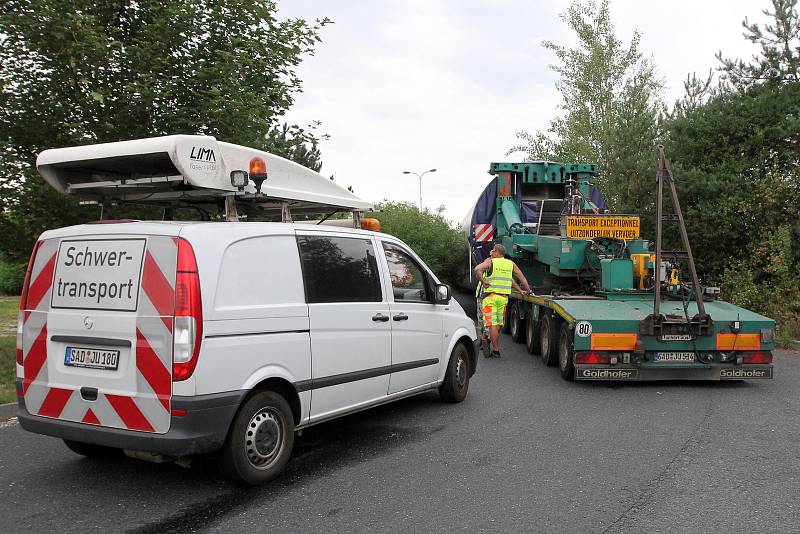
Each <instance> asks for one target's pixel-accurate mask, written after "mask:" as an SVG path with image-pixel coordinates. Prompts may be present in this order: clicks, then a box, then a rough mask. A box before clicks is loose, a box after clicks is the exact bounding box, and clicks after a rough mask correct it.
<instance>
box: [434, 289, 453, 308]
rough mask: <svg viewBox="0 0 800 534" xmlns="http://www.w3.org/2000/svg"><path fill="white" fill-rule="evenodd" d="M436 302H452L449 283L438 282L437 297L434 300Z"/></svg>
mask: <svg viewBox="0 0 800 534" xmlns="http://www.w3.org/2000/svg"><path fill="white" fill-rule="evenodd" d="M433 303H434V304H449V303H450V287H448V286H447V284H436V297H435V298H434V300H433Z"/></svg>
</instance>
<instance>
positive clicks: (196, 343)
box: [172, 238, 203, 382]
mask: <svg viewBox="0 0 800 534" xmlns="http://www.w3.org/2000/svg"><path fill="white" fill-rule="evenodd" d="M202 341H203V303H202V300H201V298H200V276H199V275H198V273H197V260H196V259H195V256H194V250H192V246H191V245H190V244H189V242H188V241H186V240H185V239H182V238H178V268H177V273H176V275H175V319H174V322H173V331H172V343H173V356H172V380H173V381H175V382H179V381H181V380H186V379H187V378H189V377H190V376H192V373H194V369H195V367H197V357H198V355H199V354H200V344H201V343H202Z"/></svg>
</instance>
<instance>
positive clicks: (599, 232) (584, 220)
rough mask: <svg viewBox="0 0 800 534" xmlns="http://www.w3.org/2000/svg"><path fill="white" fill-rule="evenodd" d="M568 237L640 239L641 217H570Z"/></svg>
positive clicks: (568, 217)
mask: <svg viewBox="0 0 800 534" xmlns="http://www.w3.org/2000/svg"><path fill="white" fill-rule="evenodd" d="M567 237H568V238H570V239H594V238H596V237H614V238H616V239H636V238H637V237H639V217H624V216H615V215H612V216H609V215H568V216H567Z"/></svg>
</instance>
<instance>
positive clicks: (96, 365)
mask: <svg viewBox="0 0 800 534" xmlns="http://www.w3.org/2000/svg"><path fill="white" fill-rule="evenodd" d="M64 365H68V366H69V367H87V368H89V369H106V370H110V371H115V370H116V369H117V366H118V365H119V351H118V350H103V349H89V348H86V347H67V352H66V354H65V355H64Z"/></svg>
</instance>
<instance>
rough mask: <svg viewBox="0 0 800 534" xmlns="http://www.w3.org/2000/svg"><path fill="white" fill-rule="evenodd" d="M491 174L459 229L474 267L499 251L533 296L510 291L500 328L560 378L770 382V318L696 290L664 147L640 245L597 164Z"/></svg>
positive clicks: (503, 166) (531, 165)
mask: <svg viewBox="0 0 800 534" xmlns="http://www.w3.org/2000/svg"><path fill="white" fill-rule="evenodd" d="M489 172H490V173H491V174H493V175H494V180H492V183H490V184H489V186H488V187H487V188H486V190H485V191H484V193H483V194H482V195H481V198H480V199H479V200H478V202H477V203H476V205H475V207H474V208H473V211H472V213H471V214H470V215H469V216H468V221H467V222H468V225H466V226H467V228H468V231H469V235H468V238H469V242H470V251H471V258H470V260H471V261H470V263H471V266H472V265H474V263H477V262H480V261H483V259H484V258H485V257H486V255H487V254H488V251H489V250H490V249H491V247H492V246H493V245H494V244H495V243H500V244H502V245H503V246H504V247H505V249H506V253H507V255H508V257H509V258H510V259H512V260H514V262H515V263H516V264H517V265H518V266H519V267H520V269H521V270H522V271H523V273H524V274H525V277H526V278H527V279H528V281H529V283H530V285H531V287H532V288H533V292H532V293H531V294H521V293H518V292H513V293H512V294H511V296H510V298H509V301H508V306H507V308H506V321H505V330H506V332H507V333H509V334H510V335H511V337H512V339H513V340H514V341H515V342H519V343H523V342H524V343H525V346H526V348H527V350H528V352H529V353H530V354H538V355H540V357H541V358H542V360H543V362H544V363H545V364H546V365H547V366H556V365H557V366H558V368H559V370H560V373H561V376H562V377H563V378H564V379H566V380H622V381H636V380H743V379H748V380H749V379H767V378H772V372H773V366H772V350H773V349H774V347H775V321H773V320H772V319H769V318H767V317H764V316H762V315H759V314H757V313H755V312H752V311H749V310H746V309H744V308H741V307H739V306H735V305H733V304H731V303H728V302H724V301H722V300H719V299H718V298H717V295H718V294H719V288H716V287H704V286H703V285H702V284H701V283H700V280H699V278H698V276H697V272H696V269H695V265H694V258H693V256H692V251H691V247H690V244H689V239H688V236H687V234H686V227H685V224H684V221H683V214H682V212H681V209H680V202H679V199H678V196H677V192H676V189H675V184H674V180H673V177H672V170H671V168H670V165H669V162H668V161H667V159H666V157H665V156H664V150H663V147H659V153H658V171H657V187H658V202H657V210H656V211H657V215H656V219H657V220H656V240H655V242H650V241H648V240H645V239H642V238H641V237H640V235H639V229H640V219H639V217H637V216H633V215H613V214H610V213H609V212H608V210H607V206H606V204H605V201H604V199H603V198H602V195H601V194H600V193H599V191H598V190H597V189H596V188H595V186H594V184H593V183H592V182H591V179H592V178H593V177H594V176H596V175H597V172H598V167H597V165H591V164H569V163H567V164H564V163H553V162H546V161H536V162H525V163H492V164H491V165H490V169H489ZM665 186H666V187H668V188H669V194H670V196H671V200H672V206H673V207H674V212H675V213H674V214H671V215H669V216H665V214H664V213H663V204H664V202H663V200H664V199H663V197H664V189H665ZM665 220H668V221H675V222H677V224H678V225H679V228H680V234H681V241H682V244H683V248H684V250H682V251H675V250H671V251H665V250H662V244H661V236H662V226H663V222H664V221H665ZM685 274H688V280H687V279H685V278H684V275H685Z"/></svg>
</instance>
